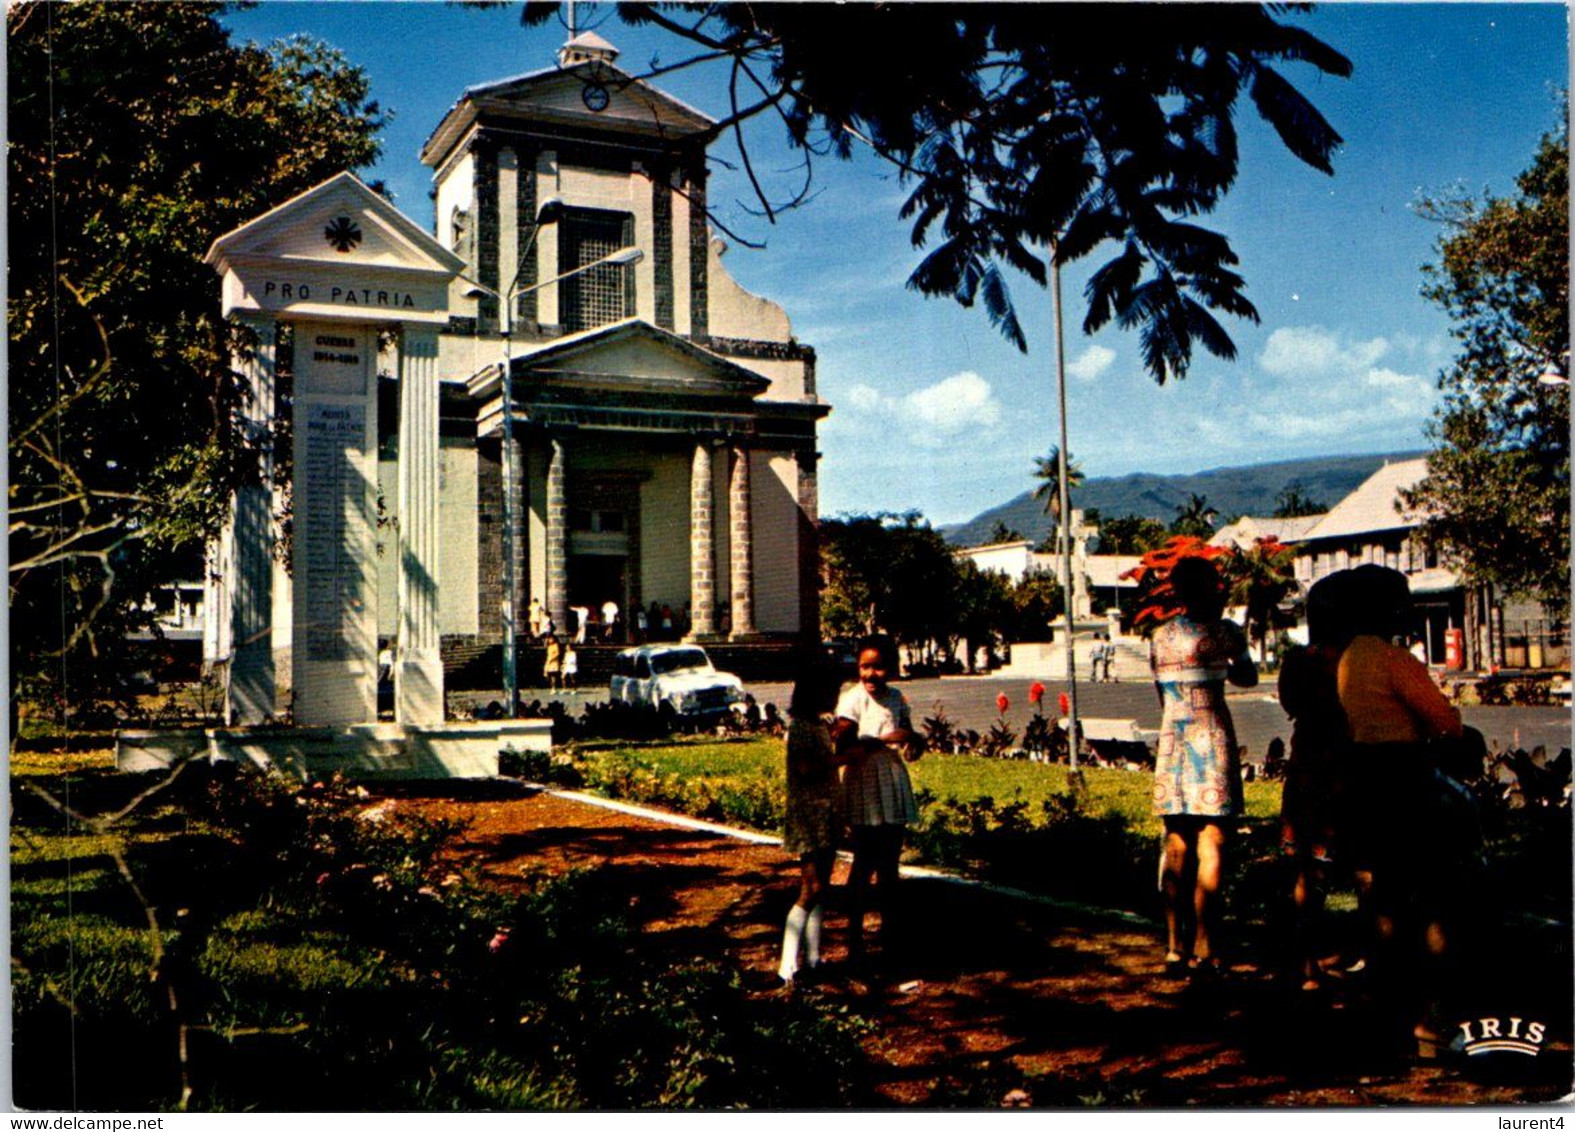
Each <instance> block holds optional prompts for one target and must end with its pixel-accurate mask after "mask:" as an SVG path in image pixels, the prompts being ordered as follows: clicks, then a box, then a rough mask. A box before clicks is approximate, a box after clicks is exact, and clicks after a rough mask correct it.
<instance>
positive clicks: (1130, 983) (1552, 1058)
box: [396, 790, 1570, 1107]
mask: <svg viewBox="0 0 1575 1132" xmlns="http://www.w3.org/2000/svg"><path fill="white" fill-rule="evenodd" d="M396 804H397V805H398V806H400V807H401V808H407V807H408V808H410V809H414V810H419V811H420V812H421V813H424V814H426V815H428V816H431V817H439V818H446V819H452V820H457V821H461V822H464V823H466V824H467V830H466V832H465V833H464V834H463V835H462V837H461V840H460V844H459V848H458V853H459V854H460V856H461V857H462V858H463V859H465V860H466V861H467V862H468V863H469V864H471V865H472V866H473V867H474V868H476V869H477V870H478V872H479V873H480V874H481V875H482V876H483V877H484V878H485V879H486V880H488V881H489V882H491V883H495V884H498V885H499V886H501V887H505V888H507V887H515V886H518V885H520V884H522V883H525V881H526V879H527V878H528V877H529V876H530V875H532V874H534V873H535V872H537V871H539V870H541V869H546V870H548V871H549V872H556V871H560V870H566V869H570V868H574V867H586V866H602V867H605V868H606V869H608V870H611V874H612V876H613V877H614V880H615V883H617V884H619V885H620V886H621V887H622V888H623V889H624V890H625V891H626V892H627V893H628V899H629V905H630V910H631V913H632V914H633V916H634V917H635V919H636V920H637V921H638V922H639V923H640V924H641V925H642V928H643V931H644V932H645V933H646V934H647V935H648V937H649V943H650V946H652V947H655V948H660V949H662V950H663V951H665V952H668V953H670V954H672V955H673V956H674V958H675V959H679V958H689V957H702V958H706V959H711V960H717V959H724V960H726V961H730V962H732V963H734V964H736V965H737V966H738V967H739V968H740V970H741V971H743V972H745V973H746V977H747V978H748V979H749V980H750V982H751V983H759V984H760V985H761V986H762V987H765V986H768V985H769V984H770V983H771V981H772V980H771V979H770V977H769V973H770V972H771V971H772V970H773V969H774V967H775V962H776V951H777V948H778V947H779V941H780V938H781V925H782V919H783V916H784V915H785V913H786V910H787V908H788V906H789V905H790V903H791V902H792V899H793V896H794V893H795V890H796V866H794V865H793V864H791V863H790V862H788V861H787V860H786V859H785V858H784V856H783V854H782V852H781V850H780V849H779V848H777V847H776V846H768V845H751V844H747V843H742V842H739V841H737V840H734V839H731V838H727V837H724V836H720V835H718V834H714V833H707V832H702V831H697V830H691V829H684V828H678V827H675V826H673V825H670V824H665V823H663V822H660V821H654V820H650V819H648V818H644V817H638V816H634V815H630V814H624V813H620V812H616V811H612V810H607V809H602V808H598V807H594V806H590V805H586V804H584V803H580V802H576V801H571V800H567V799H564V798H560V797H556V796H552V795H548V794H535V795H529V796H520V797H509V796H506V795H503V794H501V793H499V792H498V791H496V790H494V791H492V792H491V793H490V794H489V796H485V797H464V798H461V797H455V796H447V797H415V796H402V797H399V798H398V799H397V802H396ZM840 871H842V870H841V869H839V872H840ZM841 879H842V878H841V877H840V876H839V877H838V880H839V881H840V880H841ZM904 885H905V889H906V893H905V895H906V899H907V900H908V901H909V904H910V907H912V908H913V909H914V910H915V912H916V913H917V914H918V917H919V918H920V919H922V920H923V921H924V922H925V923H926V925H927V927H926V928H922V929H916V930H915V931H913V932H912V933H911V938H912V940H913V946H912V948H911V951H912V954H911V955H910V956H908V957H907V958H905V960H904V961H903V962H902V963H900V964H899V965H898V966H897V967H896V968H895V970H894V973H893V976H892V977H891V978H889V979H887V980H885V981H884V982H882V983H880V984H877V985H873V986H872V985H868V984H865V983H862V982H857V981H854V980H851V979H846V978H844V979H837V978H831V979H829V980H828V981H827V982H826V983H825V985H824V986H823V987H822V988H820V989H819V990H817V991H815V992H812V993H819V994H823V995H826V996H827V997H828V998H831V999H833V1000H838V1001H843V1002H846V1003H847V1005H848V1006H849V1008H850V1009H852V1010H854V1011H855V1012H857V1013H858V1014H861V1015H863V1016H864V1017H866V1018H868V1019H870V1020H872V1021H873V1022H874V1023H876V1028H875V1030H874V1034H873V1036H872V1037H871V1038H870V1039H869V1040H868V1042H867V1050H868V1053H869V1055H870V1057H871V1062H872V1065H873V1067H874V1076H875V1096H874V1098H872V1100H873V1101H874V1102H875V1103H882V1102H884V1103H889V1104H896V1105H945V1104H960V1105H967V1106H987V1107H989V1106H996V1105H1000V1104H1001V1103H1002V1102H1003V1100H1004V1099H1005V1098H1006V1096H1007V1094H1008V1093H1009V1092H1011V1091H1012V1090H1014V1089H1016V1088H1017V1087H1018V1086H1024V1085H1025V1078H1028V1080H1027V1082H1026V1086H1025V1087H1026V1088H1027V1090H1028V1092H1029V1094H1030V1097H1029V1100H1031V1102H1032V1103H1033V1104H1034V1105H1036V1106H1041V1107H1044V1106H1058V1107H1059V1106H1077V1105H1080V1104H1084V1103H1109V1104H1123V1105H1131V1104H1139V1105H1145V1106H1147V1105H1155V1106H1167V1107H1169V1106H1183V1105H1204V1106H1224V1105H1249V1106H1282V1105H1346V1104H1358V1105H1380V1104H1414V1103H1428V1104H1448V1105H1460V1104H1509V1103H1516V1102H1520V1103H1524V1102H1525V1101H1527V1100H1542V1101H1546V1100H1552V1099H1555V1098H1557V1097H1558V1096H1559V1095H1561V1094H1562V1093H1563V1092H1565V1091H1567V1088H1568V1085H1569V1080H1570V1078H1569V1072H1568V1068H1569V1058H1568V1047H1567V1046H1565V1047H1564V1048H1563V1049H1562V1050H1561V1051H1560V1053H1559V1054H1558V1055H1554V1054H1552V1053H1548V1054H1544V1055H1543V1056H1542V1057H1540V1058H1538V1059H1537V1063H1536V1065H1535V1066H1534V1067H1533V1070H1534V1072H1535V1074H1536V1076H1535V1077H1534V1078H1531V1079H1527V1078H1521V1079H1517V1080H1515V1081H1513V1082H1511V1083H1507V1084H1506V1083H1492V1082H1489V1081H1482V1080H1474V1079H1471V1078H1468V1077H1467V1076H1464V1075H1463V1074H1462V1073H1460V1072H1459V1071H1457V1070H1454V1069H1443V1068H1435V1067H1432V1066H1408V1065H1406V1064H1404V1063H1401V1062H1398V1061H1397V1060H1395V1059H1394V1058H1392V1057H1389V1056H1387V1055H1386V1054H1385V1053H1384V1052H1383V1051H1381V1050H1379V1049H1375V1048H1374V1041H1373V1039H1374V1036H1375V1034H1377V1033H1378V1032H1380V1031H1381V1029H1382V1028H1381V1027H1378V1026H1376V1025H1375V1024H1374V1020H1373V1018H1372V1017H1371V1016H1370V1015H1369V1014H1367V1013H1366V1012H1365V1010H1364V1008H1363V1007H1362V1006H1361V1004H1360V1003H1359V1002H1356V1001H1354V1000H1353V1001H1352V1002H1351V1003H1349V1004H1344V1003H1341V1002H1340V1001H1338V1000H1337V999H1336V1000H1334V1001H1329V1000H1320V1001H1316V1002H1315V1001H1313V998H1314V997H1315V996H1308V995H1304V994H1302V993H1300V992H1298V991H1295V990H1286V989H1283V987H1282V985H1281V984H1279V983H1277V982H1276V981H1274V980H1272V979H1269V978H1267V977H1266V976H1263V975H1261V974H1259V973H1257V972H1255V971H1253V970H1250V969H1247V968H1245V967H1243V968H1241V969H1238V970H1237V971H1236V972H1233V974H1232V976H1231V977H1230V978H1228V979H1227V980H1225V982H1224V983H1223V984H1222V985H1220V986H1218V987H1192V986H1189V985H1188V984H1186V983H1185V982H1184V981H1182V980H1179V979H1168V978H1166V977H1165V976H1164V972H1163V968H1162V964H1161V962H1160V958H1161V956H1160V948H1159V946H1158V940H1159V937H1158V935H1157V929H1154V930H1150V929H1147V928H1146V927H1144V926H1142V925H1138V924H1133V923H1131V922H1129V921H1123V920H1121V919H1117V918H1114V917H1108V918H1107V917H1100V916H1096V915H1090V914H1088V913H1086V912H1083V913H1074V912H1069V911H1067V910H1064V909H1059V908H1055V907H1047V906H1044V905H1041V904H1035V903H1028V902H1023V901H1018V900H1012V899H1010V898H1007V897H1003V896H1000V895H994V894H991V893H989V892H984V891H980V890H978V889H970V888H967V887H963V886H959V885H955V884H949V883H945V882H942V881H937V880H922V879H911V880H907V881H905V882H904ZM845 927H846V921H845V918H844V917H843V915H842V914H841V912H840V909H838V908H837V907H836V906H835V905H833V907H832V910H831V911H830V912H829V913H828V915H827V918H826V935H827V937H828V946H827V958H828V959H829V960H831V961H832V962H833V963H834V964H835V963H836V961H838V960H840V959H842V958H843V957H844V954H845V952H844V949H843V946H842V943H841V941H842V939H843V937H844V935H845ZM1559 1057H1562V1059H1563V1061H1562V1065H1559V1064H1556V1062H1557V1061H1558V1058H1559ZM1524 1060H1528V1061H1529V1059H1524ZM1096 1098H1098V1099H1097V1101H1096Z"/></svg>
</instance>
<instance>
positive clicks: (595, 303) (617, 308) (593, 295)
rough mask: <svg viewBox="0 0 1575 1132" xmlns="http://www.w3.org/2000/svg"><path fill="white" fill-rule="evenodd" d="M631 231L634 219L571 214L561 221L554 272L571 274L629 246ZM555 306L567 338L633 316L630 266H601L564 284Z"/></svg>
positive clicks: (583, 212) (618, 215) (612, 214)
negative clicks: (568, 334)
mask: <svg viewBox="0 0 1575 1132" xmlns="http://www.w3.org/2000/svg"><path fill="white" fill-rule="evenodd" d="M633 229H634V220H633V218H632V217H630V216H627V215H625V214H623V213H616V212H592V211H589V210H575V211H574V212H571V213H570V214H569V215H568V216H566V217H564V219H563V222H562V228H561V231H560V234H559V237H558V240H559V243H558V265H559V271H572V270H573V269H574V268H576V267H580V266H581V265H583V264H587V263H595V262H596V261H597V260H599V259H601V258H603V257H604V256H608V255H611V254H612V253H613V252H615V251H618V250H619V249H620V248H625V247H628V246H629V244H630V243H631V241H632V239H633V236H634V231H633ZM558 305H559V316H560V321H561V322H562V323H563V329H564V330H565V331H566V332H568V333H573V332H574V331H576V330H590V329H592V328H593V327H597V326H605V325H607V324H608V323H609V322H617V321H619V320H620V319H624V318H628V317H629V316H630V315H631V314H633V313H634V271H633V267H632V266H631V265H619V264H611V263H608V264H602V265H601V266H600V267H593V268H591V269H590V270H589V271H585V272H582V273H581V274H579V275H576V276H574V277H572V278H570V279H565V280H564V281H563V283H562V292H561V295H560V298H559V300H558Z"/></svg>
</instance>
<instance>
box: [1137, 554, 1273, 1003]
mask: <svg viewBox="0 0 1575 1132" xmlns="http://www.w3.org/2000/svg"><path fill="white" fill-rule="evenodd" d="M1169 582H1170V587H1171V590H1172V591H1173V592H1174V594H1175V597H1176V600H1177V602H1178V603H1179V604H1180V605H1181V607H1182V613H1181V614H1180V616H1178V617H1175V618H1174V619H1172V620H1170V621H1168V622H1166V623H1165V624H1164V625H1162V626H1160V627H1159V628H1158V629H1157V630H1155V632H1154V636H1153V639H1152V641H1151V643H1150V647H1151V650H1152V652H1151V659H1152V664H1153V669H1154V685H1155V688H1156V689H1157V690H1158V692H1159V698H1160V704H1161V706H1162V708H1163V716H1162V718H1161V720H1160V725H1159V749H1158V751H1157V753H1156V756H1155V762H1154V812H1155V813H1156V814H1158V815H1160V817H1161V818H1162V819H1163V820H1164V823H1165V847H1164V858H1163V861H1162V867H1161V872H1160V886H1161V889H1162V891H1163V893H1164V897H1165V928H1166V935H1167V946H1166V955H1165V964H1166V966H1167V968H1169V969H1171V970H1178V969H1180V968H1182V967H1184V966H1187V967H1192V968H1194V969H1196V970H1198V971H1200V972H1201V973H1205V974H1209V973H1214V972H1216V971H1217V970H1218V969H1219V956H1218V938H1219V930H1218V929H1219V916H1220V875H1221V872H1222V864H1223V858H1224V848H1225V830H1226V827H1227V824H1228V823H1229V822H1230V821H1231V820H1232V819H1235V818H1238V817H1240V816H1241V814H1242V811H1243V806H1242V796H1241V768H1240V765H1239V760H1238V757H1237V753H1236V729H1235V727H1234V726H1233V725H1232V723H1231V717H1230V709H1229V708H1228V707H1227V706H1226V704H1225V683H1226V681H1227V680H1229V681H1230V682H1231V683H1233V684H1239V685H1241V686H1242V687H1248V688H1250V687H1252V686H1253V685H1254V684H1256V683H1257V682H1258V671H1257V669H1256V668H1255V667H1254V666H1253V663H1252V658H1251V657H1250V656H1249V655H1248V653H1247V638H1246V636H1245V635H1244V634H1243V633H1242V631H1241V629H1240V627H1239V626H1237V625H1236V624H1235V622H1232V621H1226V620H1224V619H1223V616H1222V615H1223V613H1224V609H1225V600H1224V591H1223V589H1222V587H1221V585H1220V578H1219V572H1218V571H1217V570H1216V569H1215V568H1214V564H1213V563H1211V562H1209V561H1208V560H1207V559H1203V558H1183V559H1182V560H1181V561H1180V562H1178V563H1176V565H1175V567H1174V568H1173V569H1172V570H1171V572H1170V577H1169Z"/></svg>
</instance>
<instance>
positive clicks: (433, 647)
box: [394, 326, 443, 724]
mask: <svg viewBox="0 0 1575 1132" xmlns="http://www.w3.org/2000/svg"><path fill="white" fill-rule="evenodd" d="M440 459H442V452H441V450H440V445H439V440H438V339H437V331H436V330H434V329H433V328H431V327H428V326H406V327H405V328H404V333H403V336H402V338H401V341H400V348H399V640H398V652H397V654H396V658H395V661H396V667H395V671H394V718H395V719H396V720H397V721H398V722H400V723H407V724H437V723H442V722H443V660H442V656H441V654H440V648H439V630H438V461H439V460H440Z"/></svg>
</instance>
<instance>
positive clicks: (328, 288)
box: [206, 173, 464, 323]
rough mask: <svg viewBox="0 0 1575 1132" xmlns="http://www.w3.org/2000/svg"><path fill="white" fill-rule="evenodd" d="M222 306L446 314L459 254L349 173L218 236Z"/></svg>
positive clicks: (341, 314)
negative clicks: (451, 281) (439, 241)
mask: <svg viewBox="0 0 1575 1132" xmlns="http://www.w3.org/2000/svg"><path fill="white" fill-rule="evenodd" d="M206 259H207V262H208V263H209V264H210V265H212V266H213V267H214V268H215V269H216V270H218V271H219V272H220V274H221V275H222V276H223V280H224V297H223V309H224V313H225V314H226V315H228V314H230V313H232V312H235V311H248V310H250V311H272V312H276V313H278V314H281V315H289V316H293V317H298V318H311V319H325V318H326V319H332V320H344V321H355V322H380V321H381V322H388V321H401V322H430V323H443V322H446V321H447V320H448V284H449V282H450V280H452V279H453V278H454V276H455V275H456V274H458V272H459V271H460V269H461V268H462V267H463V266H464V261H463V260H461V259H460V258H459V257H458V256H456V255H455V254H454V253H453V252H451V251H449V250H448V249H447V248H445V247H443V246H442V245H441V244H439V243H438V242H437V241H436V240H434V239H433V238H432V237H431V236H430V235H428V234H427V233H426V232H425V231H424V230H423V229H422V228H421V227H420V226H419V225H417V224H416V223H415V222H414V221H412V220H411V219H410V218H409V217H407V216H405V215H404V214H403V213H402V212H400V211H399V210H398V209H397V208H395V207H394V206H393V205H392V204H390V203H389V202H388V201H387V200H385V199H384V198H383V197H381V196H379V195H378V194H377V193H374V192H373V191H372V190H371V189H369V188H367V187H366V185H364V184H362V183H361V181H360V180H359V179H358V178H356V177H355V176H354V175H353V174H351V173H340V174H338V175H337V176H335V177H331V178H330V179H328V180H327V181H324V182H323V183H322V184H320V185H318V186H316V187H315V188H312V189H308V190H307V191H306V192H304V193H302V194H301V195H300V196H297V197H294V198H293V199H291V200H288V201H286V202H285V203H284V204H281V205H280V206H279V207H277V208H275V209H273V210H272V211H270V212H267V213H264V214H263V215H262V216H259V217H258V218H257V219H256V220H253V221H251V222H250V223H248V224H244V225H242V226H241V227H239V228H237V229H235V230H234V231H232V232H229V233H227V234H225V235H223V236H220V237H219V238H218V239H217V240H215V241H214V242H213V246H212V247H211V248H209V249H208V255H207V257H206Z"/></svg>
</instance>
